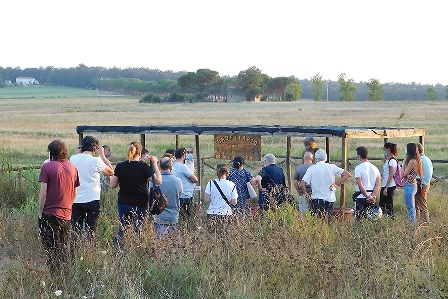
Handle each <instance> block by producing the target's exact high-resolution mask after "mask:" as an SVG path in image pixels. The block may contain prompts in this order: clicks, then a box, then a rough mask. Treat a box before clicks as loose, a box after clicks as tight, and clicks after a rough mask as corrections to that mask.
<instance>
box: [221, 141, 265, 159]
mask: <svg viewBox="0 0 448 299" xmlns="http://www.w3.org/2000/svg"><path fill="white" fill-rule="evenodd" d="M214 148H215V158H216V159H223V160H226V159H229V160H231V159H233V158H234V157H235V156H241V157H243V158H244V160H254V161H261V135H235V134H215V140H214Z"/></svg>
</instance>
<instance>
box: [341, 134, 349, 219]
mask: <svg viewBox="0 0 448 299" xmlns="http://www.w3.org/2000/svg"><path fill="white" fill-rule="evenodd" d="M347 165H348V159H347V138H345V137H342V165H341V168H342V169H344V170H347ZM346 191H347V190H346V187H345V183H344V184H342V185H341V195H340V208H341V209H340V211H341V213H342V215H341V216H343V215H344V210H345V194H346Z"/></svg>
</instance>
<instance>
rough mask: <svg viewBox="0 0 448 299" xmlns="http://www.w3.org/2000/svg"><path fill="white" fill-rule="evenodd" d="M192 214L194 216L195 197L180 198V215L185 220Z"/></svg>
mask: <svg viewBox="0 0 448 299" xmlns="http://www.w3.org/2000/svg"><path fill="white" fill-rule="evenodd" d="M191 216H194V207H193V197H191V198H180V210H179V217H181V218H183V219H184V220H185V219H187V218H189V217H191Z"/></svg>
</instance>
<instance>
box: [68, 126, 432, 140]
mask: <svg viewBox="0 0 448 299" xmlns="http://www.w3.org/2000/svg"><path fill="white" fill-rule="evenodd" d="M76 132H77V133H78V134H85V133H107V134H114V133H119V134H175V135H213V134H246V135H249V134H253V135H262V136H268V135H278V136H311V135H312V136H316V137H319V136H321V137H345V138H396V137H413V136H424V135H425V130H424V129H421V128H387V127H344V126H317V127H313V126H277V125H274V126H262V125H255V126H215V125H150V126H77V127H76Z"/></svg>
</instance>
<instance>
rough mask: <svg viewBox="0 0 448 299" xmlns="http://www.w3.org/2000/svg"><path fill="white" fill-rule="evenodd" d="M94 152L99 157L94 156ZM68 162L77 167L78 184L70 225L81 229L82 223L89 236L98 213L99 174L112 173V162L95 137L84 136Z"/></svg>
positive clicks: (93, 230)
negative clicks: (77, 151) (79, 146)
mask: <svg viewBox="0 0 448 299" xmlns="http://www.w3.org/2000/svg"><path fill="white" fill-rule="evenodd" d="M95 153H98V154H99V157H94V156H93V155H94V154H95ZM70 162H72V163H73V164H75V166H76V168H78V174H79V181H80V186H79V187H78V194H77V195H76V199H75V202H74V203H73V207H72V225H73V228H74V229H75V230H78V231H80V230H82V228H83V226H84V223H85V225H86V228H87V231H88V232H89V235H90V236H91V235H92V234H93V233H94V232H95V231H96V225H97V220H98V215H99V213H100V193H101V184H100V174H101V173H103V174H104V175H106V176H111V175H113V174H114V170H113V168H112V164H111V163H110V162H109V160H108V159H107V158H106V156H105V154H104V148H103V147H101V146H100V145H99V141H98V139H97V138H96V137H93V136H86V137H84V138H83V139H82V141H81V152H80V153H79V154H77V155H73V156H71V157H70Z"/></svg>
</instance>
